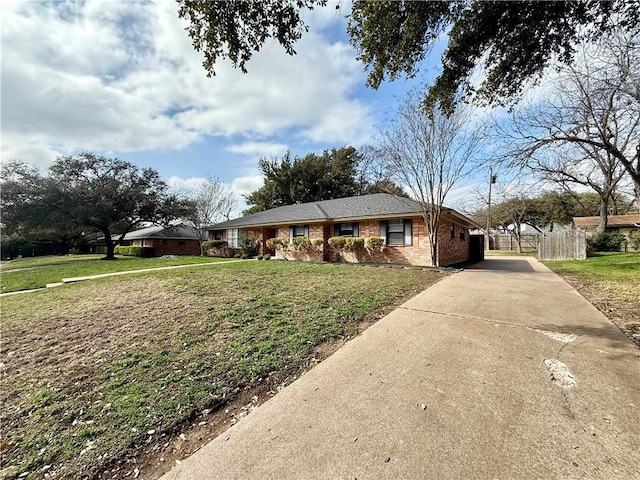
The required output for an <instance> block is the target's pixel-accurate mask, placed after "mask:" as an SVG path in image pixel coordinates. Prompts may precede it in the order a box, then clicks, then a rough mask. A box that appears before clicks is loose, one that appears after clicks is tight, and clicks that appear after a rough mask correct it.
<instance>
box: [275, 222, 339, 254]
mask: <svg viewBox="0 0 640 480" xmlns="http://www.w3.org/2000/svg"><path fill="white" fill-rule="evenodd" d="M323 228H324V224H322V223H311V224H309V240H311V241H312V242H313V241H314V240H317V239H320V240H324V241H325V244H326V239H325V238H324V232H323ZM275 237H276V238H287V239H288V238H289V225H285V226H280V227H278V228H276V229H275ZM324 248H328V247H327V246H326V245H325V246H324ZM323 252H324V250H323V247H314V246H312V247H311V249H310V250H309V251H307V252H298V251H296V250H293V249H291V248H289V250H287V251H286V252H284V253H283V252H282V251H281V250H278V251H276V252H275V258H279V259H284V258H286V259H287V260H303V261H307V262H321V261H322V260H323V257H324V255H323Z"/></svg>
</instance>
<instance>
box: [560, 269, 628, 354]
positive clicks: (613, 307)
mask: <svg viewBox="0 0 640 480" xmlns="http://www.w3.org/2000/svg"><path fill="white" fill-rule="evenodd" d="M561 275H562V277H563V278H564V279H565V280H566V281H567V282H568V283H569V284H571V286H573V288H575V289H576V290H578V291H579V292H580V294H582V296H584V297H585V298H586V299H587V300H589V302H591V303H592V304H593V305H594V306H595V307H596V308H597V309H598V310H600V311H601V312H602V313H603V314H604V315H605V316H606V317H607V318H608V319H609V320H611V321H612V322H613V323H614V324H615V325H616V326H617V327H618V328H619V329H620V330H622V332H623V333H624V334H625V335H627V336H628V337H629V338H630V339H631V341H632V342H633V343H635V344H636V345H637V346H638V347H640V289H639V288H635V289H634V288H633V287H631V286H628V285H627V286H625V287H622V286H621V285H619V284H615V283H610V282H605V281H592V280H587V279H585V278H583V277H578V276H576V275H571V274H569V273H561ZM634 299H635V300H634Z"/></svg>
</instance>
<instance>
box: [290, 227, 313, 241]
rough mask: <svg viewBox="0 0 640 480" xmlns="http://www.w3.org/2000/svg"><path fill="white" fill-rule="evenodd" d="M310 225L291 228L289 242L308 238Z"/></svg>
mask: <svg viewBox="0 0 640 480" xmlns="http://www.w3.org/2000/svg"><path fill="white" fill-rule="evenodd" d="M308 236H309V225H291V226H290V227H289V240H291V239H293V238H296V237H308Z"/></svg>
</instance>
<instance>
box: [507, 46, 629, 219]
mask: <svg viewBox="0 0 640 480" xmlns="http://www.w3.org/2000/svg"><path fill="white" fill-rule="evenodd" d="M511 120H512V122H513V124H512V125H513V127H512V128H513V130H512V131H510V132H509V134H508V139H509V142H513V143H511V147H512V148H510V149H509V156H510V158H511V160H512V163H516V164H519V165H521V166H526V167H528V168H531V169H532V170H533V171H535V172H537V173H539V174H541V176H542V177H543V178H545V179H548V180H552V181H554V182H556V183H558V184H560V185H562V186H563V187H565V188H569V186H571V185H576V184H578V185H584V186H587V187H589V188H591V189H593V190H594V191H596V192H597V193H598V195H600V198H601V217H600V218H601V220H600V229H601V230H604V228H605V227H606V224H607V214H608V211H609V201H610V200H611V198H612V196H613V195H614V194H615V192H616V191H617V189H619V187H620V186H622V184H623V183H624V181H625V177H626V176H627V175H628V177H629V178H630V179H631V181H632V182H633V184H634V190H635V194H636V198H637V201H638V202H639V203H640V43H639V42H638V41H637V40H635V38H633V37H627V36H624V35H622V34H617V35H614V36H613V37H612V38H610V39H608V40H607V41H605V42H603V43H601V44H599V45H597V46H595V47H594V46H592V47H591V48H590V49H585V50H584V51H582V52H581V54H580V56H579V61H576V63H575V64H574V65H572V66H570V67H566V68H564V69H563V70H561V71H560V72H559V75H558V78H557V80H556V81H555V82H554V84H553V85H552V87H551V89H550V92H549V94H548V95H547V97H546V98H545V99H543V100H541V101H537V102H536V103H534V104H532V105H529V106H528V107H524V108H521V109H520V110H518V111H516V112H515V113H514V114H513V116H512V118H511ZM503 133H505V131H504V130H503ZM514 145H515V147H514V148H513V146H514Z"/></svg>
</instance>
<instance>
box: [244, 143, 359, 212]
mask: <svg viewBox="0 0 640 480" xmlns="http://www.w3.org/2000/svg"><path fill="white" fill-rule="evenodd" d="M360 158H361V157H360V154H359V153H358V151H357V150H356V149H355V148H353V147H342V148H334V149H332V150H325V151H324V152H323V153H322V154H321V155H316V154H314V153H310V154H308V155H305V156H304V157H302V158H299V157H295V158H292V157H291V154H290V152H287V153H286V154H285V155H284V156H283V158H282V159H281V160H280V159H278V158H274V159H272V160H267V159H265V158H262V159H261V160H260V170H261V172H262V174H263V175H264V185H263V186H262V187H261V188H260V189H258V190H256V191H255V192H252V193H250V194H248V195H246V196H245V199H246V201H247V204H248V205H249V206H250V208H249V209H248V210H246V211H245V212H244V213H245V214H248V213H255V212H259V211H262V210H268V209H270V208H275V207H281V206H283V205H292V204H294V203H298V202H299V203H305V202H314V201H319V200H331V199H333V198H342V197H349V196H352V195H356V194H357V193H358V190H359V185H358V182H357V180H356V178H357V175H356V174H357V166H358V162H359V161H360Z"/></svg>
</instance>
